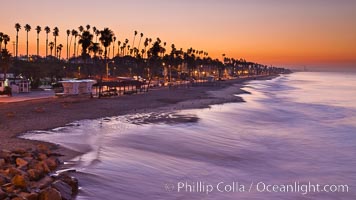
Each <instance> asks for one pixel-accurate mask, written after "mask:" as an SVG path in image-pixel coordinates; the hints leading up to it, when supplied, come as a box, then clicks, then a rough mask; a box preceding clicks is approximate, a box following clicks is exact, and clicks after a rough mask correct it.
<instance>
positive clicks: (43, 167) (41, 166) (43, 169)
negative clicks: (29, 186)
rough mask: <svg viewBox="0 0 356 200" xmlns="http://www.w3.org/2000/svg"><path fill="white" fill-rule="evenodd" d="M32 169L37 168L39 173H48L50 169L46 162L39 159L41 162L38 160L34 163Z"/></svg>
mask: <svg viewBox="0 0 356 200" xmlns="http://www.w3.org/2000/svg"><path fill="white" fill-rule="evenodd" d="M32 169H35V170H37V171H38V172H40V174H43V173H49V172H50V171H51V170H50V169H49V167H48V165H47V163H46V162H44V161H41V162H38V163H36V164H35V165H34V166H33V167H32Z"/></svg>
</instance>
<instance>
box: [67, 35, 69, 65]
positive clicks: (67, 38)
mask: <svg viewBox="0 0 356 200" xmlns="http://www.w3.org/2000/svg"><path fill="white" fill-rule="evenodd" d="M68 38H69V36H68V35H67V60H68V58H69V57H68V55H69V54H68V53H69V47H68Z"/></svg>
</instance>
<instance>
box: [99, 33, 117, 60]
mask: <svg viewBox="0 0 356 200" xmlns="http://www.w3.org/2000/svg"><path fill="white" fill-rule="evenodd" d="M100 35H101V36H100V38H99V40H100V42H101V44H102V45H103V46H104V48H105V50H104V58H105V62H106V60H107V53H108V51H107V49H108V46H110V44H111V43H112V42H113V37H114V33H113V31H112V30H110V29H109V28H104V30H102V31H100Z"/></svg>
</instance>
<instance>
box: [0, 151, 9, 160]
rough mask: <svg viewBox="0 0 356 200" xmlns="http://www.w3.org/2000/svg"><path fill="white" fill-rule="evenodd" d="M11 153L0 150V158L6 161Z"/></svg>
mask: <svg viewBox="0 0 356 200" xmlns="http://www.w3.org/2000/svg"><path fill="white" fill-rule="evenodd" d="M10 154H11V151H7V150H1V151H0V158H3V159H5V160H7V159H8V158H9V157H10Z"/></svg>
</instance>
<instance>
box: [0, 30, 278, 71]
mask: <svg viewBox="0 0 356 200" xmlns="http://www.w3.org/2000/svg"><path fill="white" fill-rule="evenodd" d="M23 28H24V30H25V31H26V58H27V60H29V53H28V52H29V51H28V40H29V39H28V33H29V32H30V31H31V26H30V25H29V24H26V25H25V26H24V27H23ZM15 29H16V53H15V58H16V59H17V58H18V40H19V38H18V33H19V31H20V30H21V25H20V24H19V23H16V24H15ZM35 30H36V33H37V59H41V57H40V56H39V55H40V51H39V46H40V33H41V32H42V28H41V26H36V28H35ZM44 31H45V33H46V55H45V58H46V59H48V58H51V60H53V59H55V60H59V61H61V52H62V49H63V47H64V46H63V45H62V44H58V45H57V38H58V37H59V33H60V30H59V28H58V27H54V28H53V29H52V30H51V28H50V27H48V26H46V27H45V28H44ZM51 32H52V34H53V41H49V34H50V33H51ZM5 36H6V37H5ZM137 37H139V38H137ZM1 38H3V39H1ZM4 38H8V39H6V43H5V42H4V44H5V48H6V44H7V43H8V42H9V41H10V38H9V37H8V36H7V35H5V34H2V37H0V39H1V40H3V41H5V39H4ZM137 40H138V44H136V43H137ZM66 43H67V45H66V49H67V51H66V52H67V55H66V59H63V60H62V61H63V62H67V63H79V62H80V63H82V64H88V63H92V64H96V65H98V64H100V63H104V64H106V65H107V64H108V62H109V61H110V62H111V61H112V62H115V63H121V64H123V65H125V64H127V63H129V65H135V66H140V67H141V68H146V69H147V71H149V72H151V73H152V74H151V75H153V73H155V74H160V73H161V71H160V70H162V66H164V65H165V64H166V66H169V67H170V68H173V69H177V68H178V66H182V65H185V66H186V67H187V68H188V70H189V72H188V74H189V75H193V73H192V72H193V71H197V69H201V68H199V66H212V68H214V69H215V70H217V71H218V72H219V77H220V75H221V73H222V71H223V70H224V69H225V68H229V69H239V70H240V71H247V72H248V73H249V74H250V73H255V74H262V73H268V72H271V71H276V69H277V68H272V67H267V66H265V65H260V64H256V63H252V62H247V61H246V60H244V59H233V58H227V57H226V55H225V54H223V55H222V56H223V58H224V59H223V62H221V61H219V59H212V58H210V57H209V53H208V52H205V51H203V50H198V49H194V48H189V49H187V50H185V51H184V50H183V49H182V48H177V47H176V46H175V45H174V44H172V45H171V46H170V47H171V51H170V52H169V51H167V48H169V47H167V43H166V42H162V40H161V39H160V38H156V40H155V41H154V40H152V38H148V37H146V38H145V39H144V34H143V33H140V34H139V32H138V31H136V30H135V31H134V32H133V39H132V42H131V43H130V41H129V39H127V38H126V39H124V40H122V41H120V40H118V41H117V38H116V36H115V34H114V32H113V31H112V30H111V29H109V28H104V29H103V30H99V29H97V28H96V27H95V26H93V27H91V26H90V25H86V26H85V27H84V26H79V27H78V29H72V30H69V29H68V30H66ZM116 44H117V47H116V49H117V52H115V45H116ZM72 45H73V53H72V55H71V52H72V49H71V48H72ZM142 45H143V46H142ZM80 47H81V53H79V49H80ZM0 49H1V43H0ZM48 50H50V54H49V51H48ZM53 50H54V54H53ZM110 51H112V54H111V52H110ZM98 55H99V56H98ZM110 55H112V58H111V59H110V58H109V57H111V56H110ZM129 68H130V69H131V67H129ZM141 71H142V70H141Z"/></svg>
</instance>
